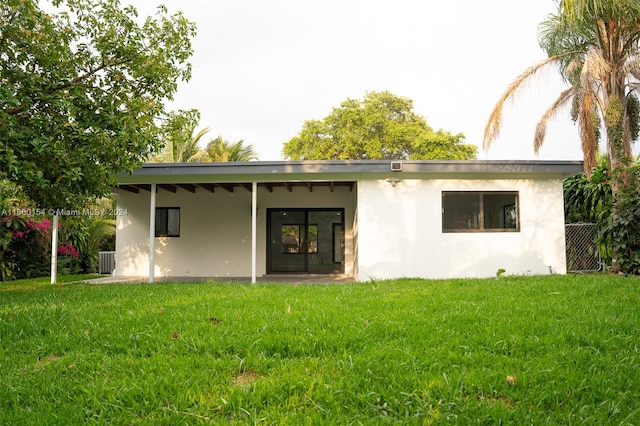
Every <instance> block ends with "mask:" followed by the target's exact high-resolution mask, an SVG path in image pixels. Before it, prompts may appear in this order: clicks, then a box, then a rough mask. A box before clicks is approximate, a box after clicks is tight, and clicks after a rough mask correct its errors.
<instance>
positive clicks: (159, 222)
mask: <svg viewBox="0 0 640 426" xmlns="http://www.w3.org/2000/svg"><path fill="white" fill-rule="evenodd" d="M179 236H180V207H156V237H179Z"/></svg>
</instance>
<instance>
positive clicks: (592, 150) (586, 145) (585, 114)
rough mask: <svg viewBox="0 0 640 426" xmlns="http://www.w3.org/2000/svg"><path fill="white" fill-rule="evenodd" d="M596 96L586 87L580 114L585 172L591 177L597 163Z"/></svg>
mask: <svg viewBox="0 0 640 426" xmlns="http://www.w3.org/2000/svg"><path fill="white" fill-rule="evenodd" d="M594 97H595V94H594V93H593V92H592V91H591V90H590V89H587V88H585V92H584V94H583V96H582V104H581V106H580V111H579V114H578V126H579V131H580V140H581V142H582V153H583V156H584V173H585V174H586V175H587V177H591V169H592V168H593V167H595V166H596V165H597V159H596V154H597V152H598V133H597V132H598V127H597V126H596V125H595V123H594V121H595V120H594V115H596V114H597V111H596V109H595V108H596V105H595V102H594Z"/></svg>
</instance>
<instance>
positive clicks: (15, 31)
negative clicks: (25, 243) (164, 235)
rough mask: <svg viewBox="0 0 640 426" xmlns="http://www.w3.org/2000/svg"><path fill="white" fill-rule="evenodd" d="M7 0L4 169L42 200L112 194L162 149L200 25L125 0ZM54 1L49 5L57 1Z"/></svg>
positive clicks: (3, 22)
mask: <svg viewBox="0 0 640 426" xmlns="http://www.w3.org/2000/svg"><path fill="white" fill-rule="evenodd" d="M52 3H53V8H54V9H55V12H47V11H45V10H43V9H42V8H41V7H40V6H39V3H38V1H37V0H4V1H2V2H1V3H0V171H2V172H1V173H3V174H4V176H0V177H4V178H7V179H9V180H10V181H12V182H15V183H18V184H20V185H21V186H22V187H23V189H24V192H25V194H26V195H27V196H28V197H29V198H31V199H32V200H33V201H34V202H36V203H37V204H38V207H42V208H72V207H73V206H76V205H77V204H80V203H83V202H85V201H86V200H87V199H88V198H92V197H98V196H101V195H103V194H106V193H107V192H108V191H109V188H110V186H111V185H112V184H113V183H114V182H115V178H114V176H115V174H116V173H118V172H122V171H130V170H133V169H134V168H136V167H138V166H139V165H140V164H141V163H142V162H143V161H144V160H145V159H146V158H147V157H148V156H149V154H150V153H152V152H153V151H155V150H156V149H157V144H158V142H157V140H158V139H157V126H156V124H155V120H156V118H157V117H159V116H163V115H164V105H163V103H164V102H165V100H167V99H172V97H173V95H174V93H175V91H176V89H177V85H178V82H179V81H181V80H188V79H189V78H190V76H191V66H190V64H189V63H188V59H189V57H190V56H191V54H192V48H191V38H192V37H193V36H194V35H195V24H193V23H192V22H190V21H188V20H187V19H186V18H185V17H184V16H182V14H180V13H177V14H173V15H170V14H169V13H168V11H167V9H166V8H164V7H158V9H157V14H156V15H155V16H153V17H148V18H146V19H144V20H141V19H139V18H138V16H137V12H136V10H135V8H133V7H123V6H121V5H120V3H119V1H118V0H66V1H63V0H54V1H53V2H52ZM48 9H49V7H48Z"/></svg>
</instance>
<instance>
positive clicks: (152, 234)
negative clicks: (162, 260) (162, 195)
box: [149, 183, 156, 283]
mask: <svg viewBox="0 0 640 426" xmlns="http://www.w3.org/2000/svg"><path fill="white" fill-rule="evenodd" d="M155 252H156V184H155V183H152V184H151V201H150V202H149V283H153V282H155V267H156V265H155V260H154V255H155Z"/></svg>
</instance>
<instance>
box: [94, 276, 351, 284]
mask: <svg viewBox="0 0 640 426" xmlns="http://www.w3.org/2000/svg"><path fill="white" fill-rule="evenodd" d="M82 282H86V283H89V284H149V280H148V278H147V277H113V276H105V277H100V278H93V279H90V280H83V281H82ZM155 282H156V283H161V282H223V283H250V282H251V278H250V277H156V279H155ZM257 282H258V283H287V284H347V283H353V282H356V281H355V279H354V278H353V277H350V276H348V275H339V274H278V275H271V274H270V275H264V276H261V277H258V278H257Z"/></svg>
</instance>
